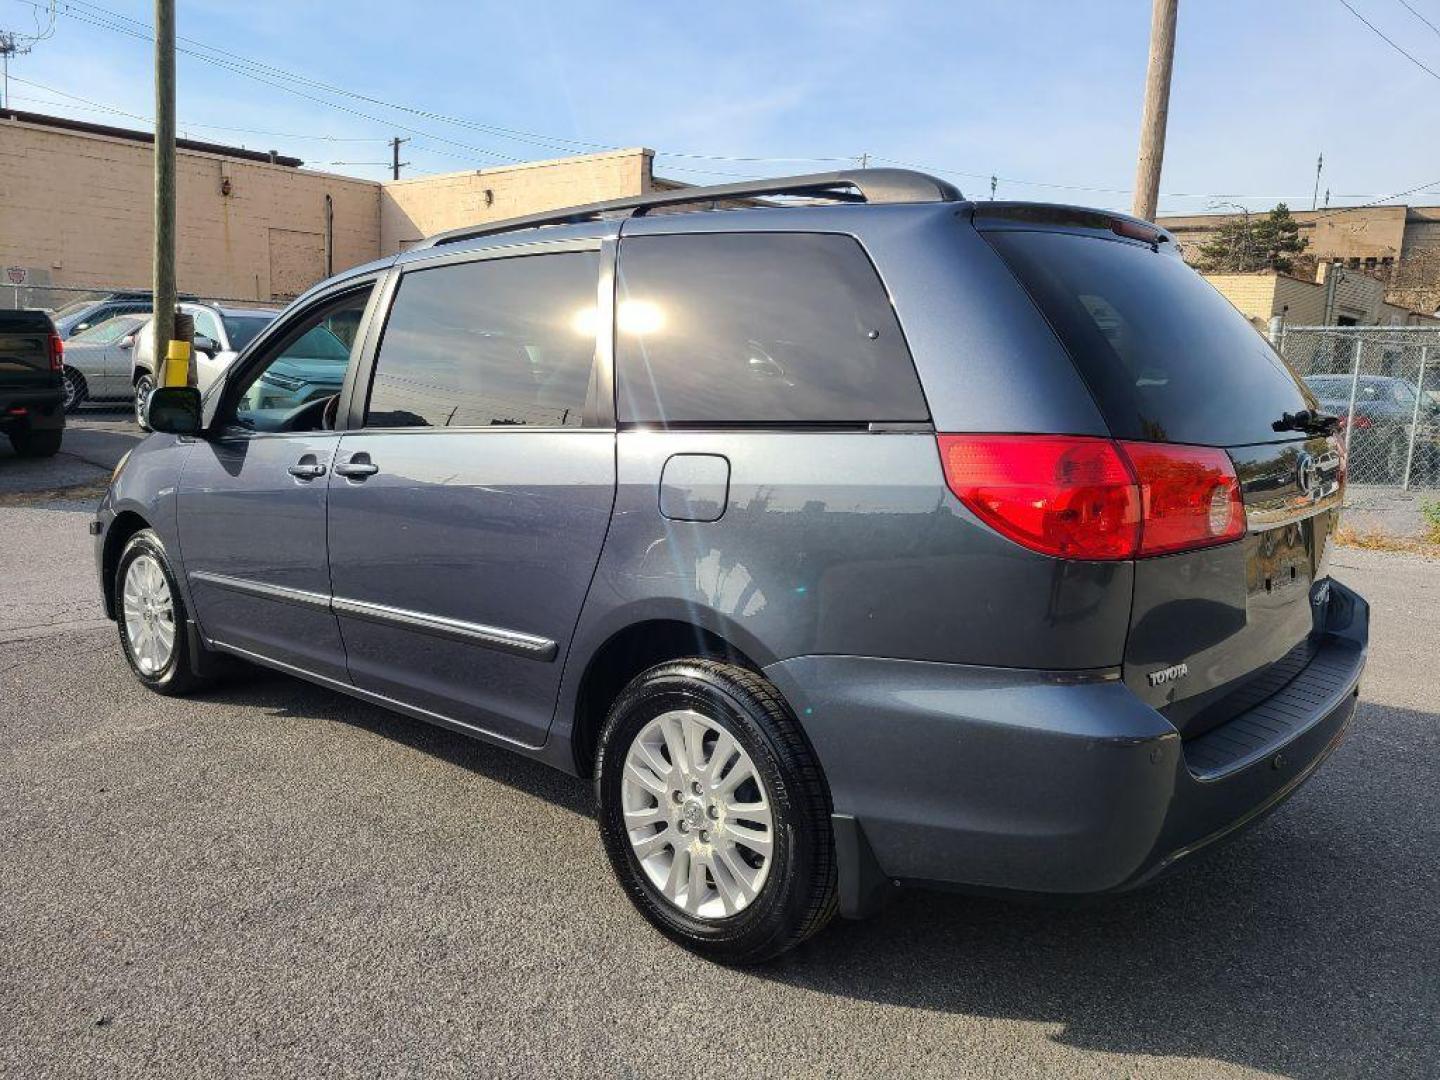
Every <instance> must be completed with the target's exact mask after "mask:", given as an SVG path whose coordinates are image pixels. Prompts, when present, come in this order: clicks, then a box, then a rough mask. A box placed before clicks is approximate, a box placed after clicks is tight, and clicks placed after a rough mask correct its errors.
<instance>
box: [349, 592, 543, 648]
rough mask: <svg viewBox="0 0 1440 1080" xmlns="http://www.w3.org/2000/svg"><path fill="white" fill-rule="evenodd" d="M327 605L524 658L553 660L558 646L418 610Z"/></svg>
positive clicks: (362, 603)
mask: <svg viewBox="0 0 1440 1080" xmlns="http://www.w3.org/2000/svg"><path fill="white" fill-rule="evenodd" d="M330 606H331V608H332V609H334V611H335V614H337V615H349V616H350V617H351V618H355V619H365V620H367V621H369V622H375V623H381V624H382V625H386V626H399V627H402V628H404V629H406V630H418V631H419V632H420V633H422V634H434V635H435V636H436V637H443V638H449V639H451V640H452V641H463V642H468V643H470V644H473V645H484V646H485V647H486V648H490V649H499V650H500V651H501V652H510V653H515V654H516V655H517V656H528V657H530V658H531V659H532V660H553V659H555V653H556V652H557V651H558V649H559V646H558V645H556V644H555V642H553V641H551V640H550V639H549V638H546V637H539V636H537V635H535V634H525V633H521V632H520V631H519V630H506V629H504V628H503V627H499V626H486V625H484V624H483V623H472V622H465V621H463V620H461V619H449V618H446V617H445V616H443V615H427V614H425V613H424V612H421V611H407V610H406V609H404V608H393V607H387V606H386V605H384V604H372V603H369V602H367V601H364V600H347V599H345V598H344V597H340V596H336V597H332V598H331V600H330Z"/></svg>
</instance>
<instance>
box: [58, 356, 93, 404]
mask: <svg viewBox="0 0 1440 1080" xmlns="http://www.w3.org/2000/svg"><path fill="white" fill-rule="evenodd" d="M61 380H62V384H63V385H64V388H65V402H64V405H65V411H66V412H67V413H73V412H74V411H75V410H76V409H78V408H80V406H81V405H83V404H84V403H85V398H86V397H87V396H89V387H88V386H87V385H86V383H85V376H84V375H81V374H80V372H78V371H76V370H75V369H74V368H72V367H67V368H66V369H65V372H64V374H63V375H62V376H61Z"/></svg>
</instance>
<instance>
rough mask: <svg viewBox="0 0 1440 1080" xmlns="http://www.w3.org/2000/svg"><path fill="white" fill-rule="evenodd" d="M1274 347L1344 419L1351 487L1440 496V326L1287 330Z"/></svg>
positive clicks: (1324, 403)
mask: <svg viewBox="0 0 1440 1080" xmlns="http://www.w3.org/2000/svg"><path fill="white" fill-rule="evenodd" d="M1276 345H1277V347H1278V348H1279V350H1280V352H1281V354H1282V355H1283V356H1284V357H1285V360H1286V361H1287V362H1288V363H1289V364H1290V366H1291V367H1292V368H1294V369H1295V372H1296V373H1297V374H1298V375H1299V376H1300V377H1301V378H1302V379H1304V380H1305V383H1306V385H1308V386H1309V387H1310V390H1311V392H1313V393H1314V395H1315V397H1316V398H1317V399H1318V400H1319V402H1320V407H1321V408H1322V409H1323V410H1324V411H1325V412H1329V413H1334V414H1335V415H1336V416H1339V417H1340V418H1341V422H1342V424H1343V427H1342V433H1343V436H1344V439H1345V444H1346V448H1347V455H1348V460H1349V462H1350V467H1349V474H1350V483H1351V484H1352V485H1354V484H1359V485H1367V484H1370V485H1378V486H1382V487H1391V488H1396V489H1399V490H1402V491H1414V490H1421V491H1428V492H1431V493H1433V492H1435V491H1437V490H1440V327H1436V328H1431V327H1416V326H1290V327H1285V328H1284V329H1282V330H1281V332H1280V339H1279V341H1278V342H1276Z"/></svg>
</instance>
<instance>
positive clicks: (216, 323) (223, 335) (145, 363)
mask: <svg viewBox="0 0 1440 1080" xmlns="http://www.w3.org/2000/svg"><path fill="white" fill-rule="evenodd" d="M178 307H179V308H180V310H181V311H182V312H184V313H185V314H186V315H189V316H190V317H191V318H193V319H194V320H195V377H196V380H197V382H198V383H199V386H200V392H201V393H202V394H203V393H204V392H205V391H206V390H207V389H209V387H210V384H211V383H212V382H214V381H215V379H216V377H217V376H219V375H220V373H221V372H223V371H224V370H225V369H226V368H228V367H229V366H230V364H231V362H232V361H234V359H235V357H236V356H237V355H239V353H240V350H242V349H243V348H245V346H246V345H249V344H250V341H251V339H253V338H254V337H255V335H256V334H258V333H260V331H261V330H263V329H265V327H267V326H269V325H270V323H271V322H273V321H274V319H275V316H276V315H278V314H280V313H279V312H278V311H268V310H266V309H265V308H232V307H220V306H219V305H216V304H199V303H191V302H188V301H184V302H182V303H180V304H179V305H178ZM154 352H155V338H154V335H153V334H152V333H151V332H150V321H149V320H148V319H147V320H146V321H145V324H144V325H143V326H142V327H140V329H139V330H138V331H137V332H136V341H135V348H134V349H133V350H131V356H132V361H131V370H130V387H131V392H132V393H133V394H134V397H135V422H136V423H138V424H140V426H141V427H144V426H145V424H144V418H143V417H142V416H141V412H142V410H143V406H144V403H145V398H146V396H147V395H148V394H149V393H150V391H151V389H153V388H154V386H155V382H156V372H157V370H158V368H157V365H156V363H155V356H154Z"/></svg>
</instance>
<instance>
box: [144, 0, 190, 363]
mask: <svg viewBox="0 0 1440 1080" xmlns="http://www.w3.org/2000/svg"><path fill="white" fill-rule="evenodd" d="M175 288H176V286H175V0H155V251H154V266H153V269H152V273H151V295H152V304H151V309H152V310H153V311H154V313H155V318H154V319H153V320H152V321H151V325H152V326H154V328H155V330H154V333H155V342H154V345H155V352H154V357H155V375H156V378H155V384H156V385H157V386H185V385H190V386H194V385H195V365H194V359H193V356H192V342H193V341H194V338H195V324H194V321H193V320H192V319H191V317H190V316H189V315H181V314H180V313H178V312H177V311H176V310H175V300H176V296H175Z"/></svg>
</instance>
